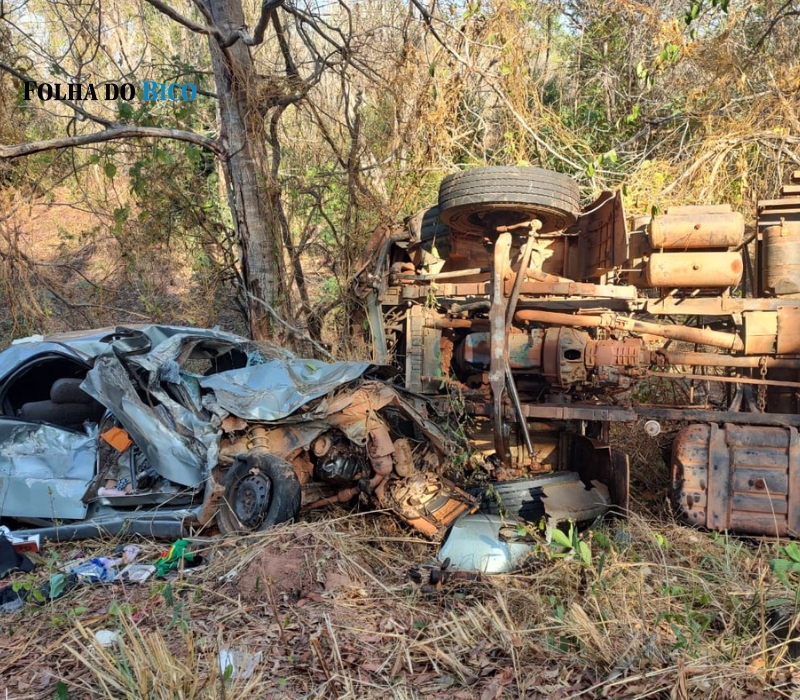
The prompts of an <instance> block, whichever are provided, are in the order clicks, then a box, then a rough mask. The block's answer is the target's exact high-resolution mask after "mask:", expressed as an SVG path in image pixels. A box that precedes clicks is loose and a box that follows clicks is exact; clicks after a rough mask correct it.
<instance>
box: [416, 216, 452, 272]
mask: <svg viewBox="0 0 800 700" xmlns="http://www.w3.org/2000/svg"><path fill="white" fill-rule="evenodd" d="M408 230H409V231H410V232H411V235H412V236H413V238H414V240H415V241H416V242H418V243H419V244H420V246H421V247H422V249H423V250H427V251H428V252H429V253H432V252H433V248H434V246H435V247H436V252H437V253H438V256H439V258H440V259H441V260H445V259H447V256H448V255H450V228H449V227H448V226H446V225H445V224H443V223H442V220H441V218H440V217H439V207H438V206H432V207H428V208H427V209H420V210H419V211H418V212H417V213H416V214H414V215H413V216H411V217H410V218H409V219H408Z"/></svg>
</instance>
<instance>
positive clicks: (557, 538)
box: [551, 529, 572, 549]
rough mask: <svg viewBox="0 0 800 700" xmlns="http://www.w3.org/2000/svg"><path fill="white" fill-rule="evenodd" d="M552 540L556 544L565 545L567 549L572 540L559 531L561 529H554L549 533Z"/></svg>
mask: <svg viewBox="0 0 800 700" xmlns="http://www.w3.org/2000/svg"><path fill="white" fill-rule="evenodd" d="M551 538H552V541H553V542H555V543H556V544H557V545H559V546H561V547H566V548H567V549H572V540H571V539H570V538H569V536H568V535H566V534H565V533H563V532H561V530H558V529H554V530H553V532H552V533H551Z"/></svg>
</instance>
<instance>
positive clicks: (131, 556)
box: [116, 544, 142, 564]
mask: <svg viewBox="0 0 800 700" xmlns="http://www.w3.org/2000/svg"><path fill="white" fill-rule="evenodd" d="M119 550H120V548H119V547H117V552H116V554H122V561H121V562H120V563H122V564H130V563H131V562H133V561H135V560H136V557H138V556H139V553H140V552H141V551H142V550H141V547H137V546H136V545H135V544H126V545H124V546H123V547H122V551H121V552H120V551H119Z"/></svg>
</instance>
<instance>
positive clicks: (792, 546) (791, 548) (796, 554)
mask: <svg viewBox="0 0 800 700" xmlns="http://www.w3.org/2000/svg"><path fill="white" fill-rule="evenodd" d="M783 551H784V553H785V554H786V556H787V557H789V559H791V560H792V561H794V562H797V563H798V564H800V548H799V547H798V546H797V542H790V543H789V544H787V545H786V546H785V547H784V548H783Z"/></svg>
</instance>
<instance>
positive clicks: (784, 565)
mask: <svg viewBox="0 0 800 700" xmlns="http://www.w3.org/2000/svg"><path fill="white" fill-rule="evenodd" d="M769 568H770V569H772V571H773V573H774V574H775V576H777V578H778V580H779V581H780V582H781V583H783V584H784V585H785V586H786V587H788V588H794V586H793V585H792V582H791V581H790V580H789V576H788V574H789V573H790V572H791V573H796V572H797V571H800V564H795V563H794V562H791V561H788V560H787V559H773V560H772V561H770V563H769Z"/></svg>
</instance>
